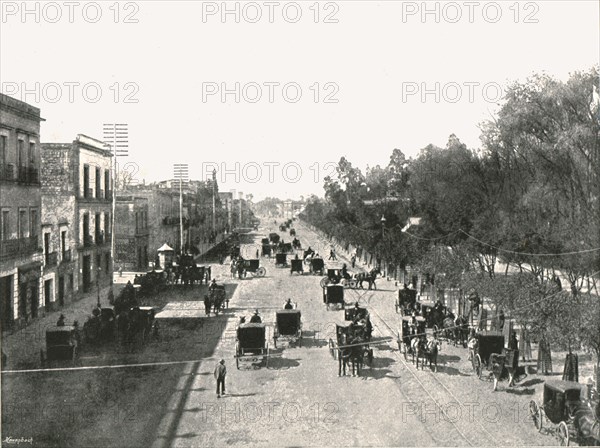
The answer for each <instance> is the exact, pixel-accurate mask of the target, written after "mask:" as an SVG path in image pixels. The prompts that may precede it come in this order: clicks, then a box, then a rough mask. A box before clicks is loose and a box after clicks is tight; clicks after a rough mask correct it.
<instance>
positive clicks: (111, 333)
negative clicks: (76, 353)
mask: <svg viewBox="0 0 600 448" xmlns="http://www.w3.org/2000/svg"><path fill="white" fill-rule="evenodd" d="M129 307H130V305H127V304H125V303H124V302H122V303H116V304H115V308H100V309H99V308H94V310H93V311H92V316H90V317H89V318H88V319H87V320H86V322H85V323H84V324H83V335H84V339H85V342H86V343H91V344H101V343H106V342H112V341H113V340H114V339H115V337H116V329H117V327H116V323H117V321H116V317H117V310H119V312H123V311H126V310H127V309H129Z"/></svg>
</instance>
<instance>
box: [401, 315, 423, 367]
mask: <svg viewBox="0 0 600 448" xmlns="http://www.w3.org/2000/svg"><path fill="white" fill-rule="evenodd" d="M425 329H426V323H425V318H424V317H422V316H415V318H414V320H413V317H412V316H403V317H402V325H401V326H400V329H399V330H398V350H400V352H402V354H403V355H404V360H407V359H408V355H409V354H412V348H411V342H412V340H413V338H415V337H418V336H420V335H424V334H425Z"/></svg>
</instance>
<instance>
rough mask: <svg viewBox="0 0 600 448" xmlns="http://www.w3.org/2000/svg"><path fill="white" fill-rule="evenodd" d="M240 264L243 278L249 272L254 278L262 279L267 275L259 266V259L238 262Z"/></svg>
mask: <svg viewBox="0 0 600 448" xmlns="http://www.w3.org/2000/svg"><path fill="white" fill-rule="evenodd" d="M240 263H241V269H242V272H243V274H244V277H245V276H246V273H247V272H250V273H251V274H252V275H253V276H255V277H264V276H265V275H266V273H267V270H266V269H265V268H264V267H262V266H261V265H260V260H259V259H250V260H240Z"/></svg>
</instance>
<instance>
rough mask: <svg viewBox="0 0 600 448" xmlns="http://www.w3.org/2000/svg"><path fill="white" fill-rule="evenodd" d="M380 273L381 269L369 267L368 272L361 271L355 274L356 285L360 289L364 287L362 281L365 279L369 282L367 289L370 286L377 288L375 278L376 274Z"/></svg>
mask: <svg viewBox="0 0 600 448" xmlns="http://www.w3.org/2000/svg"><path fill="white" fill-rule="evenodd" d="M380 274H381V270H380V269H379V268H374V269H371V270H370V271H369V272H368V273H367V272H361V273H360V274H356V275H355V278H356V281H357V283H358V287H359V288H360V289H364V288H363V282H365V281H367V282H368V283H369V289H371V288H374V289H377V285H376V284H375V280H376V279H377V276H378V275H380Z"/></svg>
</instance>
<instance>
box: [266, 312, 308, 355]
mask: <svg viewBox="0 0 600 448" xmlns="http://www.w3.org/2000/svg"><path fill="white" fill-rule="evenodd" d="M278 339H279V340H285V341H288V342H289V343H294V344H295V343H298V346H301V345H302V314H301V313H300V310H278V311H277V312H276V313H275V332H274V334H273V346H274V347H275V348H277V340H278Z"/></svg>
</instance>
